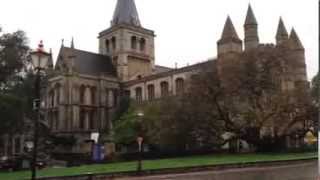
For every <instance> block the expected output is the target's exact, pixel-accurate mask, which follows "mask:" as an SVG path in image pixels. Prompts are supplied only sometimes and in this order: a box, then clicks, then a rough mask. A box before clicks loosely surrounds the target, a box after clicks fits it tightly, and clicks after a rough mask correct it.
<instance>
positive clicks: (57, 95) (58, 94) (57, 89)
mask: <svg viewBox="0 0 320 180" xmlns="http://www.w3.org/2000/svg"><path fill="white" fill-rule="evenodd" d="M55 91H56V93H55V95H56V96H55V104H54V106H55V107H57V106H58V105H59V103H60V94H61V85H60V84H56V85H55Z"/></svg>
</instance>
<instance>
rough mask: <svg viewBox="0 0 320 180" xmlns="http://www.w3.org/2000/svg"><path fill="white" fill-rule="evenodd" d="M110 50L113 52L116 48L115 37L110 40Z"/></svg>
mask: <svg viewBox="0 0 320 180" xmlns="http://www.w3.org/2000/svg"><path fill="white" fill-rule="evenodd" d="M111 43H112V49H113V50H115V49H116V48H117V39H116V37H112V38H111Z"/></svg>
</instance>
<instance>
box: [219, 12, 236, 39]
mask: <svg viewBox="0 0 320 180" xmlns="http://www.w3.org/2000/svg"><path fill="white" fill-rule="evenodd" d="M226 38H235V39H239V36H238V34H237V32H236V29H235V28H234V26H233V23H232V21H231V18H230V16H228V18H227V20H226V23H225V25H224V28H223V32H222V37H221V39H226Z"/></svg>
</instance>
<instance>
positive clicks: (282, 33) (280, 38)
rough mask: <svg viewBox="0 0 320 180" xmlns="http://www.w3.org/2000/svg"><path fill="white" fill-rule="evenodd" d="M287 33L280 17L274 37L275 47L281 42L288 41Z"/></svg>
mask: <svg viewBox="0 0 320 180" xmlns="http://www.w3.org/2000/svg"><path fill="white" fill-rule="evenodd" d="M288 38H289V37H288V31H287V29H286V27H285V25H284V23H283V21H282V18H281V17H280V20H279V25H278V30H277V35H276V41H277V45H280V44H282V43H283V42H286V41H287V40H288Z"/></svg>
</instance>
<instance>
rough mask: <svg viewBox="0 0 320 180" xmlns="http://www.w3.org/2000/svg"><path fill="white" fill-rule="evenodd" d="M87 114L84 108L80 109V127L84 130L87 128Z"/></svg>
mask: <svg viewBox="0 0 320 180" xmlns="http://www.w3.org/2000/svg"><path fill="white" fill-rule="evenodd" d="M85 116H86V113H85V111H84V110H83V109H81V110H80V115H79V128H80V129H81V130H84V129H85V118H86V117H85Z"/></svg>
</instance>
